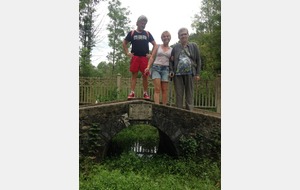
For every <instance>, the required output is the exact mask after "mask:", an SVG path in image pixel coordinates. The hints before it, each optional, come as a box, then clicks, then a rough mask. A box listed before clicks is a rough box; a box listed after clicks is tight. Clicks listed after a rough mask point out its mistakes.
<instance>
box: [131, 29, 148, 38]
mask: <svg viewBox="0 0 300 190" xmlns="http://www.w3.org/2000/svg"><path fill="white" fill-rule="evenodd" d="M134 31H135V30H132V31H131V37H132V36H133V34H134ZM145 31H146V30H145ZM146 33H147V37H148V39H149V32H148V31H146Z"/></svg>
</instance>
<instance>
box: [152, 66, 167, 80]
mask: <svg viewBox="0 0 300 190" xmlns="http://www.w3.org/2000/svg"><path fill="white" fill-rule="evenodd" d="M151 78H152V79H157V78H159V79H160V80H161V81H165V82H168V81H169V66H163V65H153V66H152V69H151Z"/></svg>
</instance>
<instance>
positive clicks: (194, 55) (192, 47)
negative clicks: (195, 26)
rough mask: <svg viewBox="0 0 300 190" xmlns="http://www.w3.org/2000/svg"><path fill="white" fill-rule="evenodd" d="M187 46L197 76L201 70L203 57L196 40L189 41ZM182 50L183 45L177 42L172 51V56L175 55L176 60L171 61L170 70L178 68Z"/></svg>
mask: <svg viewBox="0 0 300 190" xmlns="http://www.w3.org/2000/svg"><path fill="white" fill-rule="evenodd" d="M187 47H188V49H189V52H190V55H191V57H190V59H191V61H192V63H193V76H197V75H199V74H200V71H201V58H200V51H199V48H198V45H197V44H196V43H194V42H189V43H188V44H187ZM181 50H182V45H181V44H180V43H177V44H175V45H174V47H173V49H172V52H171V57H172V56H173V58H174V59H173V60H174V61H170V63H169V66H170V68H169V69H170V72H174V73H175V71H176V69H177V65H178V61H179V55H180V52H181ZM175 74H176V73H175Z"/></svg>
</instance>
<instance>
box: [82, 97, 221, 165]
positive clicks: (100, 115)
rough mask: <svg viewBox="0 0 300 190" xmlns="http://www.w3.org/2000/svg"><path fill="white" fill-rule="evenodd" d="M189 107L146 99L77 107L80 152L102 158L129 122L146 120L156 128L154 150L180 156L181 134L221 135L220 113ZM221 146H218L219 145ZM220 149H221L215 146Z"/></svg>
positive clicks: (185, 135)
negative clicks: (188, 108) (187, 108)
mask: <svg viewBox="0 0 300 190" xmlns="http://www.w3.org/2000/svg"><path fill="white" fill-rule="evenodd" d="M195 110H196V111H188V110H185V109H179V108H176V107H171V106H166V105H158V104H154V103H153V102H150V101H145V100H132V101H125V102H114V103H108V104H101V105H99V104H95V105H89V106H81V107H80V108H79V135H80V137H79V139H80V140H79V143H80V145H79V148H80V155H84V156H91V157H94V158H96V160H102V159H103V158H104V157H105V156H106V155H107V151H108V147H109V145H110V143H111V140H112V138H113V137H114V136H115V135H116V134H118V133H119V132H120V131H121V130H122V129H124V128H126V127H128V126H129V125H132V124H139V123H143V124H149V125H152V126H154V127H156V128H157V129H158V131H159V138H160V139H159V146H158V151H157V153H166V154H168V155H171V156H180V155H182V151H181V149H180V146H179V145H180V138H181V137H182V136H184V137H190V136H194V135H195V134H199V133H201V134H202V135H203V136H205V138H206V139H212V138H216V136H217V137H218V138H219V139H220V138H221V115H220V113H215V112H210V111H205V110H198V109H195ZM218 148H220V147H218ZM218 150H220V149H218Z"/></svg>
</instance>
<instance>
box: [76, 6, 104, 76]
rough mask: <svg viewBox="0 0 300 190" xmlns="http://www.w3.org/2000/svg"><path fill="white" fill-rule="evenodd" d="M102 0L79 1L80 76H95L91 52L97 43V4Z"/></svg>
mask: <svg viewBox="0 0 300 190" xmlns="http://www.w3.org/2000/svg"><path fill="white" fill-rule="evenodd" d="M99 2H100V0H80V1H79V41H80V46H79V76H93V75H94V72H93V68H94V67H93V65H92V64H91V56H92V55H91V52H92V49H93V47H95V45H96V38H97V33H98V32H99V29H98V27H97V26H95V20H96V19H97V17H96V15H95V12H96V8H95V7H96V5H97V4H98V3H99Z"/></svg>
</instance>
